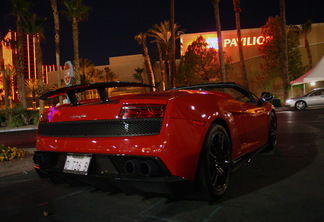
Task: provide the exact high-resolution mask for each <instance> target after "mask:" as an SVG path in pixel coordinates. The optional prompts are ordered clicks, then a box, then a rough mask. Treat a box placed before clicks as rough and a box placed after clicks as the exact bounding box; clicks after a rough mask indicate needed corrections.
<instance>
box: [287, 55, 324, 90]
mask: <svg viewBox="0 0 324 222" xmlns="http://www.w3.org/2000/svg"><path fill="white" fill-rule="evenodd" d="M316 81H324V56H323V57H322V58H321V59H320V61H319V62H318V63H317V64H316V65H315V66H314V67H313V68H312V69H311V70H309V71H308V72H306V73H305V74H304V75H302V76H301V77H299V78H298V79H295V80H294V81H291V82H290V84H291V85H292V86H294V85H300V84H304V83H310V82H316Z"/></svg>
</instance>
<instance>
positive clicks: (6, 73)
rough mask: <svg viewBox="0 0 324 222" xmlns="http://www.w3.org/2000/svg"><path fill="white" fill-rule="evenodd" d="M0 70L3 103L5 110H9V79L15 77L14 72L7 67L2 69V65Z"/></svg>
mask: <svg viewBox="0 0 324 222" xmlns="http://www.w3.org/2000/svg"><path fill="white" fill-rule="evenodd" d="M1 67H2V69H1V70H0V71H1V72H2V84H3V89H4V94H5V96H4V101H5V107H6V109H9V108H10V101H9V98H10V97H11V94H10V85H11V77H12V76H14V75H15V70H14V69H10V67H9V66H7V67H4V66H3V65H2V66H1Z"/></svg>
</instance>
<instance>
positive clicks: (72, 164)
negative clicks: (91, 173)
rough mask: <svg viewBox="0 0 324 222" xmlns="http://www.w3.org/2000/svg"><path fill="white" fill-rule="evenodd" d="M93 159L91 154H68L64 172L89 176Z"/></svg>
mask: <svg viewBox="0 0 324 222" xmlns="http://www.w3.org/2000/svg"><path fill="white" fill-rule="evenodd" d="M91 159H92V155H91V154H73V153H68V154H67V156H66V160H65V164H64V168H63V172H64V173H72V174H80V175H88V170H89V166H90V162H91Z"/></svg>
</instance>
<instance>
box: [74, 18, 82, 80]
mask: <svg viewBox="0 0 324 222" xmlns="http://www.w3.org/2000/svg"><path fill="white" fill-rule="evenodd" d="M72 35H73V49H74V71H75V72H74V78H75V83H76V84H77V85H79V84H80V83H81V79H80V73H79V69H80V58H79V27H78V21H77V19H76V18H75V17H74V18H73V22H72Z"/></svg>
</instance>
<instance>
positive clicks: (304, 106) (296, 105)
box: [295, 101, 307, 110]
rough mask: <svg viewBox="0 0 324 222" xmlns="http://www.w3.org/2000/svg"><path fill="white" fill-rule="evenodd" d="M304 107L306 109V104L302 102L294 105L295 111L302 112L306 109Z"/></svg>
mask: <svg viewBox="0 0 324 222" xmlns="http://www.w3.org/2000/svg"><path fill="white" fill-rule="evenodd" d="M306 107H307V104H306V102H304V101H297V102H296V103H295V109H296V110H304V109H306Z"/></svg>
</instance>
